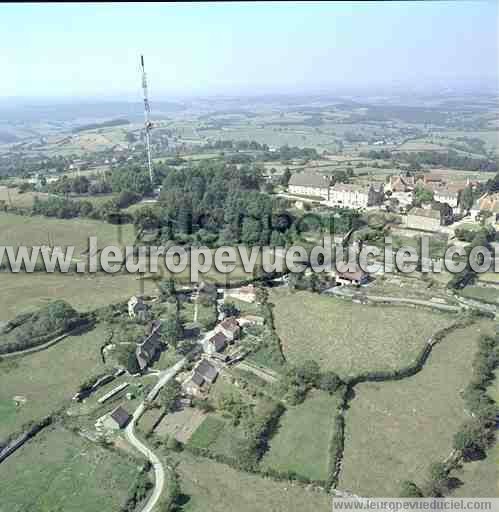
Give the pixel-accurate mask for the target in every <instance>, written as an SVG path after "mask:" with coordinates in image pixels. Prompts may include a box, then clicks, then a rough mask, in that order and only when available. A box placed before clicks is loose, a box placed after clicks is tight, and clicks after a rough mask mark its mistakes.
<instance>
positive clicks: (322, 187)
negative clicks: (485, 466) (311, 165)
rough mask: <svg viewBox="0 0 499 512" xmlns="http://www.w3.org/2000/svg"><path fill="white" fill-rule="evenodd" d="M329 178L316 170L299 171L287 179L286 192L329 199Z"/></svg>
mask: <svg viewBox="0 0 499 512" xmlns="http://www.w3.org/2000/svg"><path fill="white" fill-rule="evenodd" d="M329 184H330V179H329V177H328V176H325V175H324V174H318V173H316V172H300V173H297V174H293V175H292V176H291V178H290V179H289V183H288V192H289V193H290V194H299V195H303V196H315V197H322V198H323V199H329Z"/></svg>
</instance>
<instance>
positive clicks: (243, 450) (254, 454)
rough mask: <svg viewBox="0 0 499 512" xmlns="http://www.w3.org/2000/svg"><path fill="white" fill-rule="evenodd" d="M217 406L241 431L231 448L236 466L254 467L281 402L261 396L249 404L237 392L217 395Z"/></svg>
mask: <svg viewBox="0 0 499 512" xmlns="http://www.w3.org/2000/svg"><path fill="white" fill-rule="evenodd" d="M217 408H218V409H219V410H220V411H221V412H222V413H223V414H224V416H226V417H228V418H230V419H231V421H232V424H233V425H234V426H237V428H238V429H240V430H241V431H242V433H243V435H242V436H240V437H239V436H238V440H237V442H235V443H234V449H233V452H232V455H233V458H234V461H235V464H236V466H238V467H240V468H242V469H246V470H254V469H255V468H256V466H257V464H258V461H259V460H260V458H261V457H262V455H263V454H264V453H265V452H266V450H267V449H268V442H269V440H270V438H271V437H272V434H273V433H274V431H275V430H276V428H277V425H278V422H279V418H280V417H281V415H282V414H283V412H284V410H285V409H284V406H283V405H282V404H280V403H278V402H274V401H271V400H263V399H262V400H260V401H259V402H258V403H257V404H256V405H255V404H249V403H247V402H246V401H244V400H243V399H242V398H241V396H239V395H235V394H232V393H231V394H225V395H222V396H221V397H220V399H219V400H218V402H217Z"/></svg>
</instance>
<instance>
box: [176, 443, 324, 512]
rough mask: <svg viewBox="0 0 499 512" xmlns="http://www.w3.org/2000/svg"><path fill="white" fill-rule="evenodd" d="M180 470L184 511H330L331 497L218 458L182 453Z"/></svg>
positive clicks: (178, 469)
mask: <svg viewBox="0 0 499 512" xmlns="http://www.w3.org/2000/svg"><path fill="white" fill-rule="evenodd" d="M179 461H180V464H179V465H178V466H177V471H178V473H179V475H180V482H181V489H182V493H184V494H185V495H186V499H185V504H184V505H183V507H182V510H183V511H184V512H205V511H210V512H226V511H229V510H230V511H233V510H237V511H238V512H254V511H255V510H265V511H269V512H270V511H272V512H303V511H309V510H310V511H311V510H313V511H314V512H327V511H328V510H330V509H331V504H330V497H329V496H328V495H327V494H325V493H320V492H313V491H309V490H307V489H305V488H304V487H302V486H300V485H298V484H293V483H289V482H275V481H273V480H271V479H268V478H261V477H259V476H258V475H253V474H249V473H242V472H239V471H236V470H235V469H233V468H231V467H229V466H227V465H225V464H219V463H217V462H214V461H211V460H207V459H201V458H196V457H193V456H192V455H190V454H189V453H187V452H184V453H182V455H181V456H179Z"/></svg>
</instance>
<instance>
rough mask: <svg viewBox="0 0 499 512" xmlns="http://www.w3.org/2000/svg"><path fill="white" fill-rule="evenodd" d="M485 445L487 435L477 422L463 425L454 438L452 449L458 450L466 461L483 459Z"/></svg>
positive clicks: (486, 443)
mask: <svg viewBox="0 0 499 512" xmlns="http://www.w3.org/2000/svg"><path fill="white" fill-rule="evenodd" d="M487 445H488V441H487V433H486V431H485V430H484V429H483V428H482V426H481V425H480V423H479V422H477V421H470V422H468V423H465V425H464V426H463V427H462V429H461V430H460V431H459V432H457V433H456V434H455V436H454V448H455V449H456V450H459V451H460V452H461V453H462V454H463V457H464V458H465V459H466V460H475V459H479V458H483V456H484V455H485V450H486V449H487Z"/></svg>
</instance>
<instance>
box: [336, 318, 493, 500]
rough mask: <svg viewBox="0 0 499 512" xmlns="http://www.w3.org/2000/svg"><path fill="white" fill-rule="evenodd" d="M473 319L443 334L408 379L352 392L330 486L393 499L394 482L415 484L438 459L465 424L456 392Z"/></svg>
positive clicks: (467, 363)
mask: <svg viewBox="0 0 499 512" xmlns="http://www.w3.org/2000/svg"><path fill="white" fill-rule="evenodd" d="M491 329H492V323H491V322H489V321H481V322H480V323H478V324H475V325H473V326H471V327H467V328H465V329H460V330H458V331H454V332H452V333H451V334H449V335H448V336H447V337H446V338H445V339H444V340H443V341H442V342H441V343H440V344H439V345H437V346H435V348H434V350H433V352H432V354H431V356H430V358H429V360H428V361H427V363H426V365H425V367H424V368H423V370H422V371H421V372H419V373H418V374H416V375H415V376H413V377H410V378H407V379H404V380H401V381H397V382H382V383H366V384H360V385H358V386H356V387H355V398H354V399H353V401H352V402H351V403H350V408H349V410H348V412H347V414H346V418H345V420H346V432H345V452H344V459H343V466H342V471H341V473H340V481H339V484H338V488H339V489H341V490H349V491H352V492H354V493H356V494H360V495H362V496H398V493H399V492H400V483H401V481H402V480H413V481H415V482H416V483H417V484H418V485H421V484H422V482H423V481H424V478H425V477H426V475H427V470H428V466H429V465H430V463H431V462H440V461H442V460H444V459H445V458H446V457H447V456H448V455H449V453H450V452H451V449H452V438H453V436H454V434H455V432H457V430H458V429H459V427H460V426H461V423H462V422H463V421H464V420H465V419H466V414H465V411H464V402H463V399H462V398H461V395H460V393H461V391H462V390H463V389H464V388H465V387H466V385H467V384H468V382H469V380H470V372H471V362H472V360H473V356H474V353H475V349H476V340H477V339H478V337H479V336H480V335H481V334H483V333H486V332H489V331H490V330H491Z"/></svg>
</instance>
